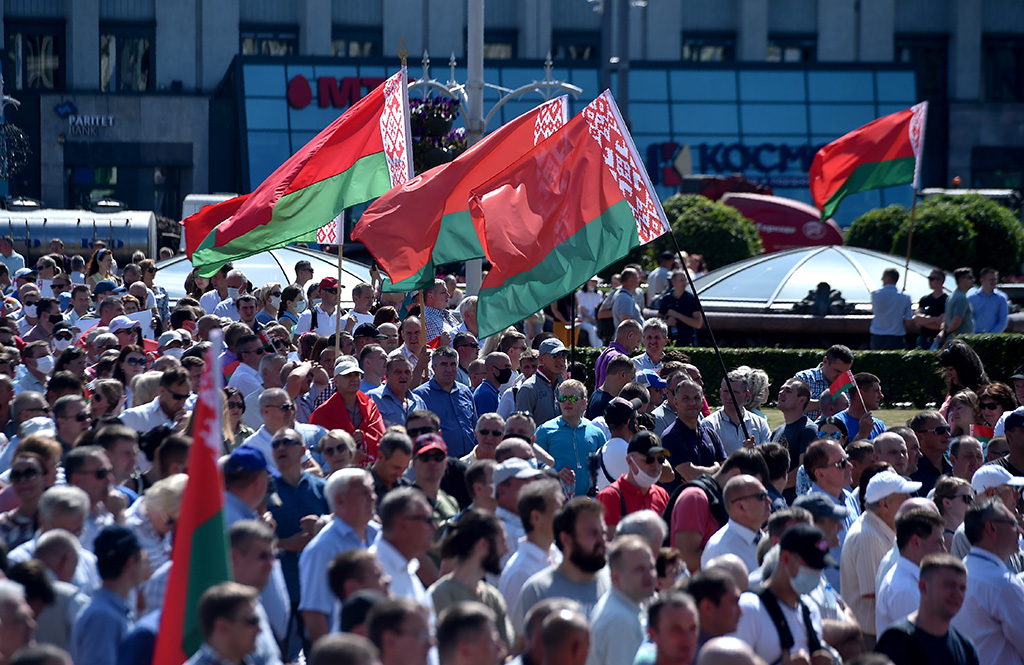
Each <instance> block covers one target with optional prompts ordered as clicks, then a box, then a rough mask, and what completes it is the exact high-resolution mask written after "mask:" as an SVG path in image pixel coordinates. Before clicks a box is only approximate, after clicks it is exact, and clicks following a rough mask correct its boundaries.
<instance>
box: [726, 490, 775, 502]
mask: <svg viewBox="0 0 1024 665" xmlns="http://www.w3.org/2000/svg"><path fill="white" fill-rule="evenodd" d="M767 498H768V492H758V493H757V494H748V495H746V496H741V497H737V498H735V499H733V500H732V502H733V503H736V502H737V501H746V500H747V499H757V500H758V501H764V500H765V499H767Z"/></svg>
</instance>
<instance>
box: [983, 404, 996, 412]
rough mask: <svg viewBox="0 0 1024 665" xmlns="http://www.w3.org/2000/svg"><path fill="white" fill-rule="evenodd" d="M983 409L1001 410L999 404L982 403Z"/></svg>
mask: <svg viewBox="0 0 1024 665" xmlns="http://www.w3.org/2000/svg"><path fill="white" fill-rule="evenodd" d="M981 408H982V409H984V410H986V411H995V410H996V409H998V408H999V402H982V403H981Z"/></svg>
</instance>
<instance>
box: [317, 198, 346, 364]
mask: <svg viewBox="0 0 1024 665" xmlns="http://www.w3.org/2000/svg"><path fill="white" fill-rule="evenodd" d="M344 219H345V213H344V212H342V213H341V214H340V215H338V216H337V217H335V219H334V221H335V223H336V224H337V227H336V228H335V229H334V232H335V234H336V235H337V237H338V301H337V302H336V303H335V305H334V360H335V362H337V360H338V358H339V357H340V356H341V262H342V261H343V258H342V256H343V254H344V253H345V236H344V232H345V222H344ZM321 297H323V296H321ZM332 371H333V370H332Z"/></svg>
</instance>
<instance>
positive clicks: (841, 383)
mask: <svg viewBox="0 0 1024 665" xmlns="http://www.w3.org/2000/svg"><path fill="white" fill-rule="evenodd" d="M856 387H857V385H856V383H855V382H854V380H853V372H851V371H850V370H846V371H845V372H843V373H842V374H840V375H839V376H837V377H836V380H835V381H833V382H832V385H830V386H829V387H828V394H829V395H832V399H835V398H836V397H837V396H839V395H840V394H842V393H844V392H846V391H847V390H849V389H850V388H856Z"/></svg>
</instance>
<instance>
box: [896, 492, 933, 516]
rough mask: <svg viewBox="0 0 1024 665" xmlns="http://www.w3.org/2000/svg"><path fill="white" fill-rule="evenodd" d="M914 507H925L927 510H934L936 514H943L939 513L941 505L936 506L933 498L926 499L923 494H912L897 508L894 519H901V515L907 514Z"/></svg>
mask: <svg viewBox="0 0 1024 665" xmlns="http://www.w3.org/2000/svg"><path fill="white" fill-rule="evenodd" d="M914 508H924V509H925V510H930V511H932V512H933V513H935V514H936V515H940V514H941V513H939V507H938V506H936V505H935V502H934V501H932V500H931V499H926V498H924V497H922V496H912V497H910V498H909V499H907V500H906V501H904V502H903V503H901V504H900V507H899V508H897V509H896V517H895V518H894V519H899V518H900V517H902V516H903V515H905V514H907V513H908V512H910V511H911V510H913V509H914Z"/></svg>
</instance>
